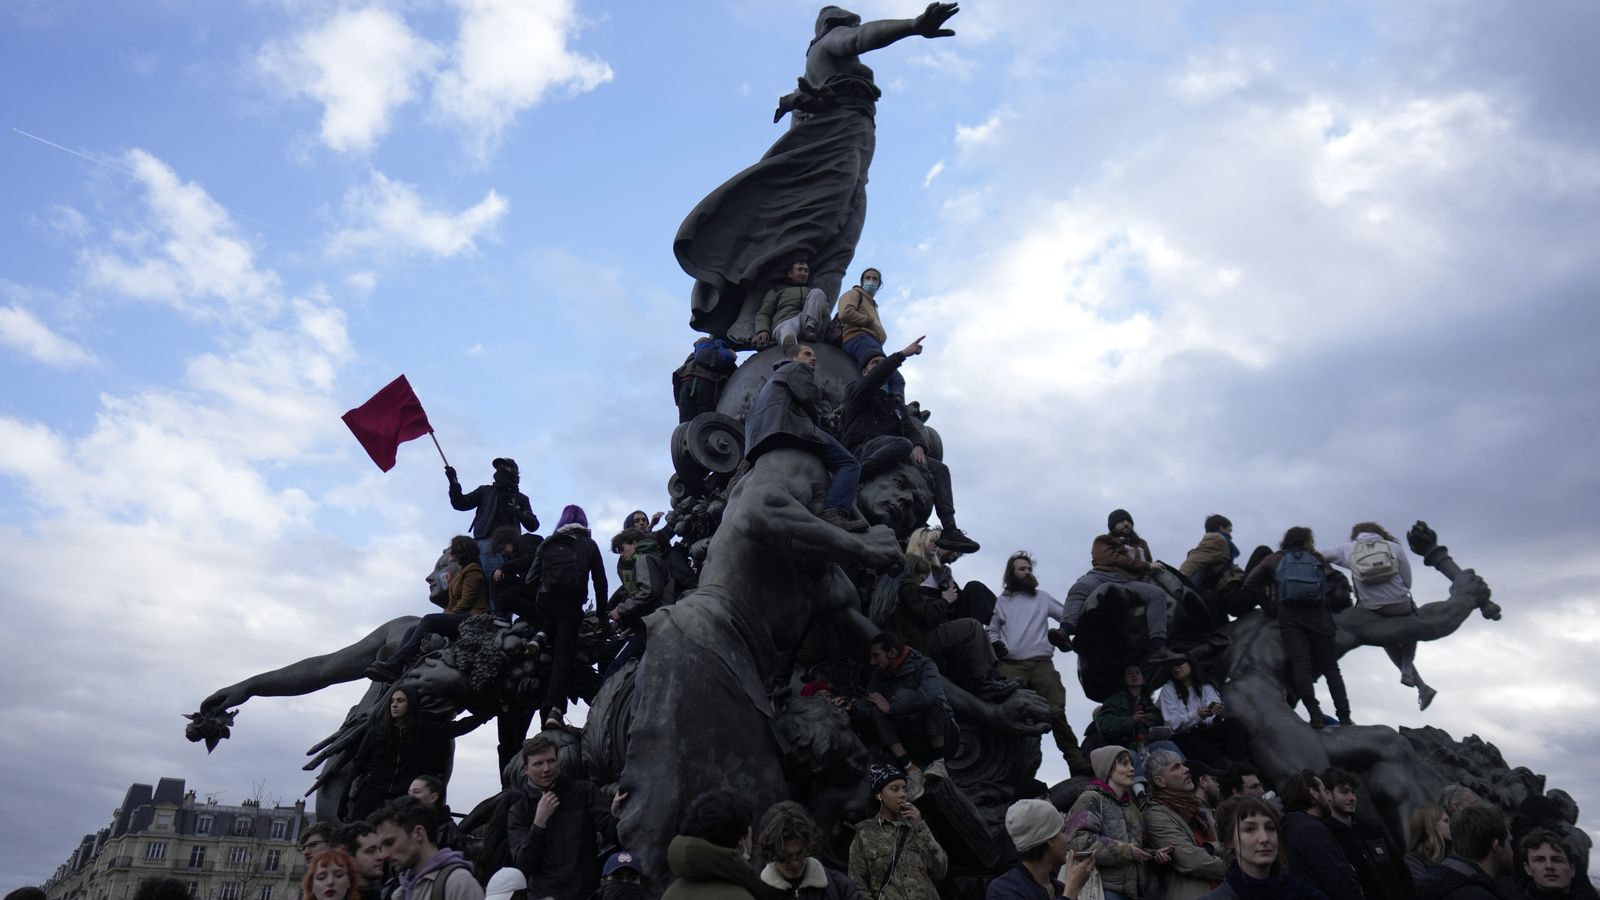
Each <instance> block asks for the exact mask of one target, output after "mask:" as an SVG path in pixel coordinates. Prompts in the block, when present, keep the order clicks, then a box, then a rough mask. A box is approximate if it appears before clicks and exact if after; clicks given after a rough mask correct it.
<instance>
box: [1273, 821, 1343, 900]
mask: <svg viewBox="0 0 1600 900" xmlns="http://www.w3.org/2000/svg"><path fill="white" fill-rule="evenodd" d="M1278 833H1279V835H1280V840H1281V841H1282V842H1283V851H1281V852H1282V854H1283V855H1284V856H1285V858H1287V860H1288V863H1289V871H1291V872H1293V873H1295V874H1296V875H1299V876H1300V877H1301V878H1304V879H1305V880H1306V881H1309V882H1311V884H1312V885H1314V886H1315V887H1317V888H1320V889H1321V890H1322V892H1323V893H1324V894H1327V895H1328V897H1329V900H1363V895H1362V893H1361V882H1360V881H1358V880H1357V879H1356V870H1355V868H1354V867H1353V866H1351V865H1350V859H1349V858H1348V857H1346V856H1345V855H1344V851H1343V850H1341V849H1340V848H1339V842H1338V841H1336V840H1334V837H1333V832H1331V831H1329V830H1328V826H1327V823H1325V822H1323V821H1322V820H1321V819H1319V818H1317V817H1316V816H1313V815H1311V814H1310V813H1307V812H1292V813H1289V814H1287V815H1285V816H1284V817H1283V823H1282V824H1281V825H1279V827H1278Z"/></svg>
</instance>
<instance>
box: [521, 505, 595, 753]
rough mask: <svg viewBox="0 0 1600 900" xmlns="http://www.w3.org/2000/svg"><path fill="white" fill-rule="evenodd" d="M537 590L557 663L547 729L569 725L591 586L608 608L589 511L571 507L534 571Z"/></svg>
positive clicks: (553, 670)
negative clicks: (570, 696) (569, 706)
mask: <svg viewBox="0 0 1600 900" xmlns="http://www.w3.org/2000/svg"><path fill="white" fill-rule="evenodd" d="M528 582H529V583H530V584H532V585H533V586H534V605H535V608H536V609H537V610H538V613H539V620H540V621H541V622H542V623H543V624H544V629H545V633H546V634H547V635H549V637H550V646H551V648H552V650H553V651H554V656H555V658H554V660H553V661H552V662H551V664H550V683H549V685H548V687H547V688H546V690H545V699H544V705H545V709H544V713H543V714H544V727H546V728H562V727H565V725H566V715H567V696H568V694H569V693H570V689H571V686H572V681H573V679H574V678H576V676H577V672H576V669H577V664H578V630H579V627H580V626H581V625H582V624H583V609H584V606H585V604H586V603H587V601H588V587H589V584H588V582H593V584H594V597H595V604H596V605H597V606H603V605H604V604H605V602H606V566H605V560H603V559H602V558H601V556H600V547H599V545H597V544H596V543H595V542H594V538H592V537H590V536H589V517H588V515H586V514H585V513H584V511H583V507H581V506H578V505H576V504H570V503H569V504H568V505H567V506H566V508H565V509H563V510H562V511H561V519H560V521H558V522H557V523H556V530H555V531H553V532H551V534H550V536H549V537H548V538H545V540H544V543H542V544H540V545H539V552H538V553H537V554H535V555H534V557H533V566H532V568H530V569H529V570H528Z"/></svg>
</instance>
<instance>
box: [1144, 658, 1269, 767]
mask: <svg viewBox="0 0 1600 900" xmlns="http://www.w3.org/2000/svg"><path fill="white" fill-rule="evenodd" d="M1220 688H1221V685H1220V684H1219V683H1218V682H1217V680H1216V679H1214V678H1212V677H1211V673H1210V671H1209V670H1207V669H1206V668H1205V667H1204V666H1202V665H1201V664H1200V663H1198V662H1195V661H1194V660H1192V659H1189V658H1187V657H1185V658H1184V659H1183V661H1182V662H1179V663H1178V664H1177V665H1175V666H1173V667H1172V680H1171V681H1168V682H1167V684H1166V685H1165V686H1164V687H1162V689H1161V696H1160V698H1159V699H1158V702H1157V707H1158V708H1159V709H1160V710H1161V719H1162V721H1163V722H1165V723H1166V725H1167V727H1169V728H1171V729H1172V742H1173V743H1174V744H1177V745H1178V749H1180V750H1182V751H1183V753H1184V755H1185V756H1187V757H1189V758H1190V759H1199V760H1203V761H1204V762H1205V763H1206V764H1208V765H1210V766H1212V767H1213V768H1217V769H1225V768H1227V767H1228V766H1229V765H1230V764H1231V762H1232V761H1233V760H1235V759H1245V758H1247V757H1248V756H1249V749H1250V748H1249V746H1248V745H1247V743H1246V741H1247V739H1248V738H1247V735H1245V733H1244V729H1243V728H1241V727H1240V726H1239V723H1238V722H1237V721H1236V720H1234V719H1230V718H1228V717H1227V716H1225V715H1224V712H1225V710H1224V708H1223V705H1222V694H1221V691H1220Z"/></svg>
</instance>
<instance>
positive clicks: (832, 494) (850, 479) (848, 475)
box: [819, 431, 861, 512]
mask: <svg viewBox="0 0 1600 900" xmlns="http://www.w3.org/2000/svg"><path fill="white" fill-rule="evenodd" d="M819 434H821V436H822V440H823V442H824V443H823V445H822V452H821V453H820V454H819V455H820V456H821V457H822V464H823V465H824V466H827V467H828V493H827V494H826V495H825V496H824V497H823V500H822V505H823V506H826V507H831V508H834V509H842V510H845V511H847V512H848V511H850V510H853V509H855V508H856V489H857V488H859V487H861V460H859V459H856V455H855V454H854V453H851V452H850V451H849V450H846V449H845V446H844V445H843V444H841V443H839V439H838V438H836V437H834V436H833V435H831V434H829V433H827V432H826V431H820V432H819Z"/></svg>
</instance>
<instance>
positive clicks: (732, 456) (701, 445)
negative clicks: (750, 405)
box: [673, 412, 744, 475]
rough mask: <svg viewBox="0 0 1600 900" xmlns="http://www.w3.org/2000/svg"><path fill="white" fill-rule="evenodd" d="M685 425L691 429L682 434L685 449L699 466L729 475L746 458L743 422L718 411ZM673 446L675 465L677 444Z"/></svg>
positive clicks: (694, 419)
mask: <svg viewBox="0 0 1600 900" xmlns="http://www.w3.org/2000/svg"><path fill="white" fill-rule="evenodd" d="M686 424H687V425H688V428H687V430H686V431H685V432H684V433H683V435H682V437H681V441H682V444H683V446H684V452H685V454H686V455H687V456H688V457H689V458H690V459H692V460H694V462H695V464H696V465H697V466H698V467H699V468H700V469H702V470H709V471H711V472H715V473H716V474H718V475H727V474H730V473H731V472H733V470H734V469H736V468H738V467H739V462H740V461H741V460H743V459H744V426H743V425H740V424H739V423H738V422H737V421H736V420H734V419H733V418H732V417H731V416H725V415H723V414H722V413H717V412H703V413H701V414H700V415H698V416H695V417H694V418H693V419H690V420H689V421H688V422H687V423H686ZM674 437H677V435H676V434H674ZM673 449H674V457H673V462H674V464H676V462H677V456H676V450H677V447H676V446H674V448H673ZM678 471H680V472H682V471H683V470H682V469H681V468H680V469H679V470H678Z"/></svg>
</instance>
